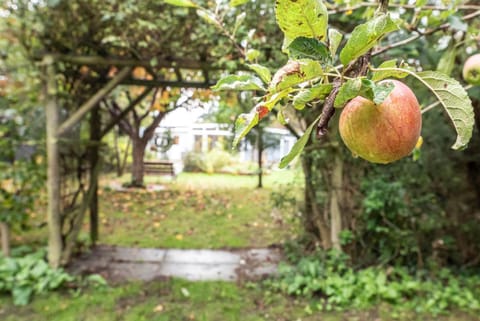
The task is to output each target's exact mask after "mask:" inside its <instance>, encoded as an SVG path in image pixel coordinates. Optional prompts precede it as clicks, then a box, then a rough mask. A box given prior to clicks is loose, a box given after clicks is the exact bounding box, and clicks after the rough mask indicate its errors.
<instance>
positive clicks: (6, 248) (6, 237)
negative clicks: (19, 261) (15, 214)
mask: <svg viewBox="0 0 480 321" xmlns="http://www.w3.org/2000/svg"><path fill="white" fill-rule="evenodd" d="M0 235H1V236H2V252H3V255H4V256H6V257H8V256H10V229H9V227H8V224H7V223H5V222H0Z"/></svg>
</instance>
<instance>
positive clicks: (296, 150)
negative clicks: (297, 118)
mask: <svg viewBox="0 0 480 321" xmlns="http://www.w3.org/2000/svg"><path fill="white" fill-rule="evenodd" d="M319 119H320V116H318V118H317V119H315V121H314V122H313V123H311V124H310V126H308V128H307V130H306V131H305V133H303V135H302V137H300V138H299V139H298V140H297V141H296V142H295V144H294V145H293V147H292V149H291V150H290V152H289V153H288V154H287V155H285V156H284V157H282V160H281V161H280V165H279V166H278V167H279V168H285V167H286V166H287V165H288V164H290V162H291V161H292V160H293V159H294V158H295V157H297V156H298V155H299V154H300V153H301V152H302V151H303V149H304V148H305V145H306V144H307V142H308V140H309V139H310V135H311V134H312V130H313V128H314V127H315V125H316V124H317V122H318V120H319Z"/></svg>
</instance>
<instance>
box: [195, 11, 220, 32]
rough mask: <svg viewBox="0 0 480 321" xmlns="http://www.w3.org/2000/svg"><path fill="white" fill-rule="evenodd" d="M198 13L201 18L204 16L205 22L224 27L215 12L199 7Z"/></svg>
mask: <svg viewBox="0 0 480 321" xmlns="http://www.w3.org/2000/svg"><path fill="white" fill-rule="evenodd" d="M197 15H198V16H199V17H200V18H202V19H203V20H205V22H207V23H209V24H211V25H214V26H216V27H219V28H221V27H222V26H221V25H220V23H219V22H218V20H217V17H216V16H215V14H214V13H213V12H210V11H208V10H205V9H198V10H197Z"/></svg>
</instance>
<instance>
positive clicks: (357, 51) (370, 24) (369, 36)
mask: <svg viewBox="0 0 480 321" xmlns="http://www.w3.org/2000/svg"><path fill="white" fill-rule="evenodd" d="M397 29H398V26H397V25H396V24H395V23H394V22H393V20H392V19H391V18H390V16H389V15H388V14H379V15H378V16H376V17H375V18H373V19H372V20H369V21H367V22H366V23H364V24H361V25H359V26H357V27H355V29H353V32H352V35H351V36H350V39H348V41H347V43H346V45H345V47H344V48H343V49H342V51H341V52H340V61H341V62H342V64H343V65H345V66H346V65H347V64H348V63H349V62H350V61H352V60H355V59H357V58H358V57H360V56H362V55H364V54H366V53H367V52H368V51H369V50H370V49H371V48H373V47H374V46H375V45H376V44H377V43H378V41H379V40H380V39H381V38H382V37H383V36H385V35H386V34H388V33H390V32H392V31H395V30H397Z"/></svg>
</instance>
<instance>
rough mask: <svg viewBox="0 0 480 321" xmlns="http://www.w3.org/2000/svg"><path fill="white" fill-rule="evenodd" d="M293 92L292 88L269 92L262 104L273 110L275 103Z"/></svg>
mask: <svg viewBox="0 0 480 321" xmlns="http://www.w3.org/2000/svg"><path fill="white" fill-rule="evenodd" d="M290 92H291V89H290V88H287V89H284V90H282V91H279V92H275V93H272V94H269V95H268V96H267V97H266V99H265V101H264V102H262V103H261V105H263V106H265V107H267V108H268V110H272V109H273V107H275V105H276V104H277V103H278V102H279V101H280V100H282V99H283V98H285V97H287V96H288V94H289V93H290Z"/></svg>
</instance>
